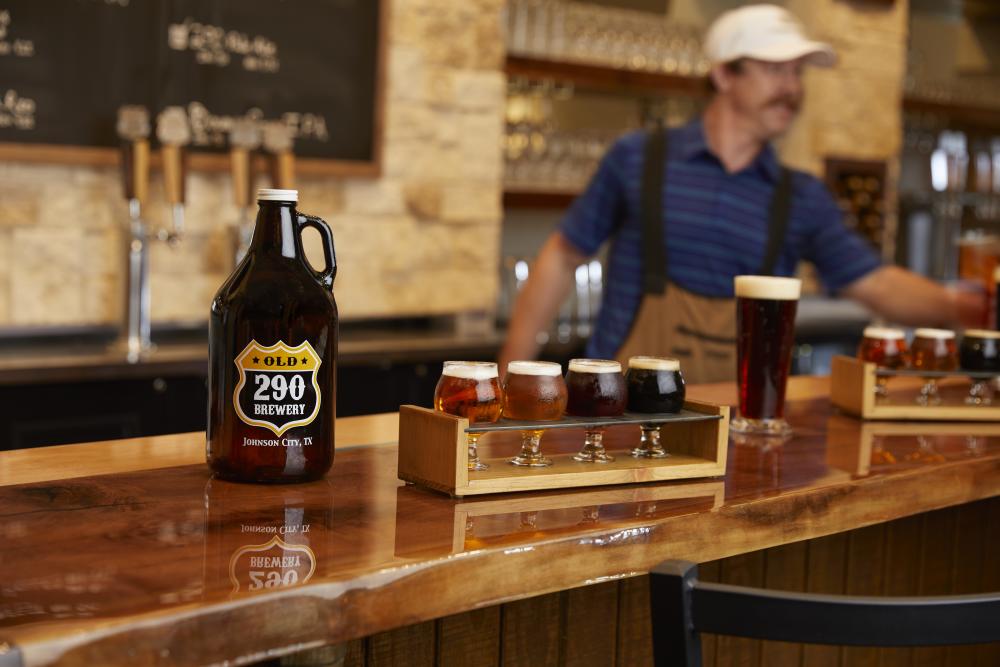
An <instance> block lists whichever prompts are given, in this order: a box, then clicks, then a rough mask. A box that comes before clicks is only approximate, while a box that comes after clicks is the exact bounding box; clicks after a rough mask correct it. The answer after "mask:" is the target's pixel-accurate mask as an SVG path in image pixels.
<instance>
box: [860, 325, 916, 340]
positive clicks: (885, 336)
mask: <svg viewBox="0 0 1000 667" xmlns="http://www.w3.org/2000/svg"><path fill="white" fill-rule="evenodd" d="M864 337H865V338H871V339H873V340H903V339H904V338H905V337H906V335H905V334H904V333H903V330H902V329H893V328H892V327H865V332H864Z"/></svg>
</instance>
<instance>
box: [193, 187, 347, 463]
mask: <svg viewBox="0 0 1000 667" xmlns="http://www.w3.org/2000/svg"><path fill="white" fill-rule="evenodd" d="M257 199H258V203H259V205H260V208H259V211H258V213H257V222H256V225H255V227H254V232H253V240H252V241H251V243H250V248H249V250H248V251H247V254H246V256H245V257H244V258H243V260H242V261H241V262H240V263H239V265H238V266H237V267H236V269H235V270H234V271H233V274H232V275H231V276H229V279H228V280H226V282H225V283H223V285H222V287H221V288H219V291H218V293H217V294H216V295H215V298H214V299H213V300H212V308H211V314H210V317H209V325H208V333H209V374H208V395H209V398H208V443H207V458H208V464H209V466H210V467H211V468H212V470H213V471H214V472H215V473H216V475H218V476H219V477H223V478H225V479H230V480H235V481H241V482H301V481H306V480H312V479H317V478H319V477H322V476H323V475H324V474H325V473H326V471H327V470H329V469H330V466H331V464H332V463H333V444H334V420H335V418H336V404H337V395H336V375H337V322H338V318H337V303H336V301H334V298H333V291H332V288H333V279H334V276H335V274H336V270H337V264H336V259H335V256H334V248H333V234H332V233H331V231H330V228H329V227H328V226H327V224H326V223H325V222H323V221H322V220H320V219H319V218H315V217H312V216H308V215H303V214H301V213H299V212H298V211H297V210H296V202H297V200H298V193H297V192H296V191H295V190H261V191H260V192H259V193H258V197H257ZM306 227H312V228H314V229H315V230H316V231H318V232H319V234H320V237H321V239H322V241H323V255H324V261H325V264H326V266H325V267H324V269H323V270H322V271H316V270H315V269H314V268H313V267H312V266H311V265H310V264H309V262H308V260H307V259H306V257H305V254H304V253H303V250H302V230H303V229H304V228H306Z"/></svg>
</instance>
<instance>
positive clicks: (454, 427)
mask: <svg viewBox="0 0 1000 667" xmlns="http://www.w3.org/2000/svg"><path fill="white" fill-rule="evenodd" d="M648 423H656V424H659V425H660V433H661V435H660V442H661V443H662V444H663V446H664V447H665V448H666V450H667V451H668V452H669V453H670V456H668V457H667V458H662V459H648V458H635V457H633V456H631V455H630V454H629V452H630V451H631V449H632V448H633V447H636V446H637V445H638V444H639V433H640V431H639V425H640V424H648ZM597 426H600V427H604V428H605V429H606V430H605V435H604V444H605V447H606V448H607V450H608V452H609V453H610V454H612V455H613V456H614V457H615V460H614V461H611V462H609V463H583V462H580V461H575V460H573V454H575V453H577V452H578V451H579V450H580V447H581V446H582V444H583V432H584V430H586V429H587V428H588V427H597ZM526 430H539V431H547V433H546V435H545V436H543V438H542V453H543V454H545V455H546V456H547V457H549V458H551V459H552V461H553V464H552V465H551V466H549V467H546V468H526V467H520V466H514V465H511V464H510V463H508V462H507V459H509V458H510V457H512V456H514V455H516V454H517V453H518V452H519V451H520V447H521V438H520V432H521V431H526ZM467 433H482V434H483V436H482V438H480V440H479V456H480V459H481V460H482V461H483V462H484V463H487V464H488V465H489V469H488V470H483V471H470V470H469V469H468V466H467V464H468V442H467ZM728 437H729V407H728V406H718V405H713V404H710V403H701V402H698V401H687V402H685V404H684V409H683V410H682V411H681V412H680V413H678V414H655V415H647V414H643V415H639V414H628V413H627V414H625V415H622V416H620V417H608V418H595V417H564V418H563V419H561V420H558V421H551V422H521V421H511V420H501V421H500V422H497V423H495V424H476V425H475V426H470V425H469V421H468V420H467V419H464V418H461V417H454V416H452V415H446V414H444V413H442V412H436V411H434V410H429V409H427V408H421V407H417V406H414V405H403V406H401V407H400V409H399V478H400V479H402V480H404V481H407V482H412V483H414V484H418V485H420V486H424V487H427V488H430V489H434V490H437V491H442V492H444V493H447V494H449V495H452V496H457V497H462V496H468V495H477V494H486V493H505V492H514V491H532V490H543V489H561V488H571V487H587V486H600V485H606V484H628V483H635V482H652V481H662V480H671V479H690V478H698V477H717V476H720V475H724V474H725V472H726V446H727V443H728Z"/></svg>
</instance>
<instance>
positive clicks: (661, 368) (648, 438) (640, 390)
mask: <svg viewBox="0 0 1000 667" xmlns="http://www.w3.org/2000/svg"><path fill="white" fill-rule="evenodd" d="M625 385H626V388H627V390H628V409H629V412H638V413H642V414H651V413H665V412H666V413H671V412H680V411H681V408H683V407H684V395H685V388H684V376H683V375H681V364H680V362H679V361H678V360H677V359H671V358H669V357H647V356H637V357H630V358H629V360H628V370H627V371H626V372H625ZM641 429H642V435H641V436H640V438H639V446H638V447H636V448H634V449H633V450H632V452H631V453H632V456H635V457H637V458H650V459H660V458H664V457H665V456H667V451H666V449H664V447H663V445H662V444H661V443H660V425H659V424H656V423H652V422H651V423H648V424H642V425H641Z"/></svg>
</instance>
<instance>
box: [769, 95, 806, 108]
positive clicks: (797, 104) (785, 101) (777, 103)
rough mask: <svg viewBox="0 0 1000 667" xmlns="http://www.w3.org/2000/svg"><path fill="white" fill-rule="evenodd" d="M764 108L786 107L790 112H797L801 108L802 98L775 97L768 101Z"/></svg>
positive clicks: (791, 96)
mask: <svg viewBox="0 0 1000 667" xmlns="http://www.w3.org/2000/svg"><path fill="white" fill-rule="evenodd" d="M764 106H765V107H782V106H783V107H788V108H789V109H790V110H792V111H796V112H797V111H798V110H799V109H800V108H801V107H802V97H801V96H800V95H777V96H775V97H772V98H771V99H769V100H768V101H767V102H766V103H765V104H764Z"/></svg>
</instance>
